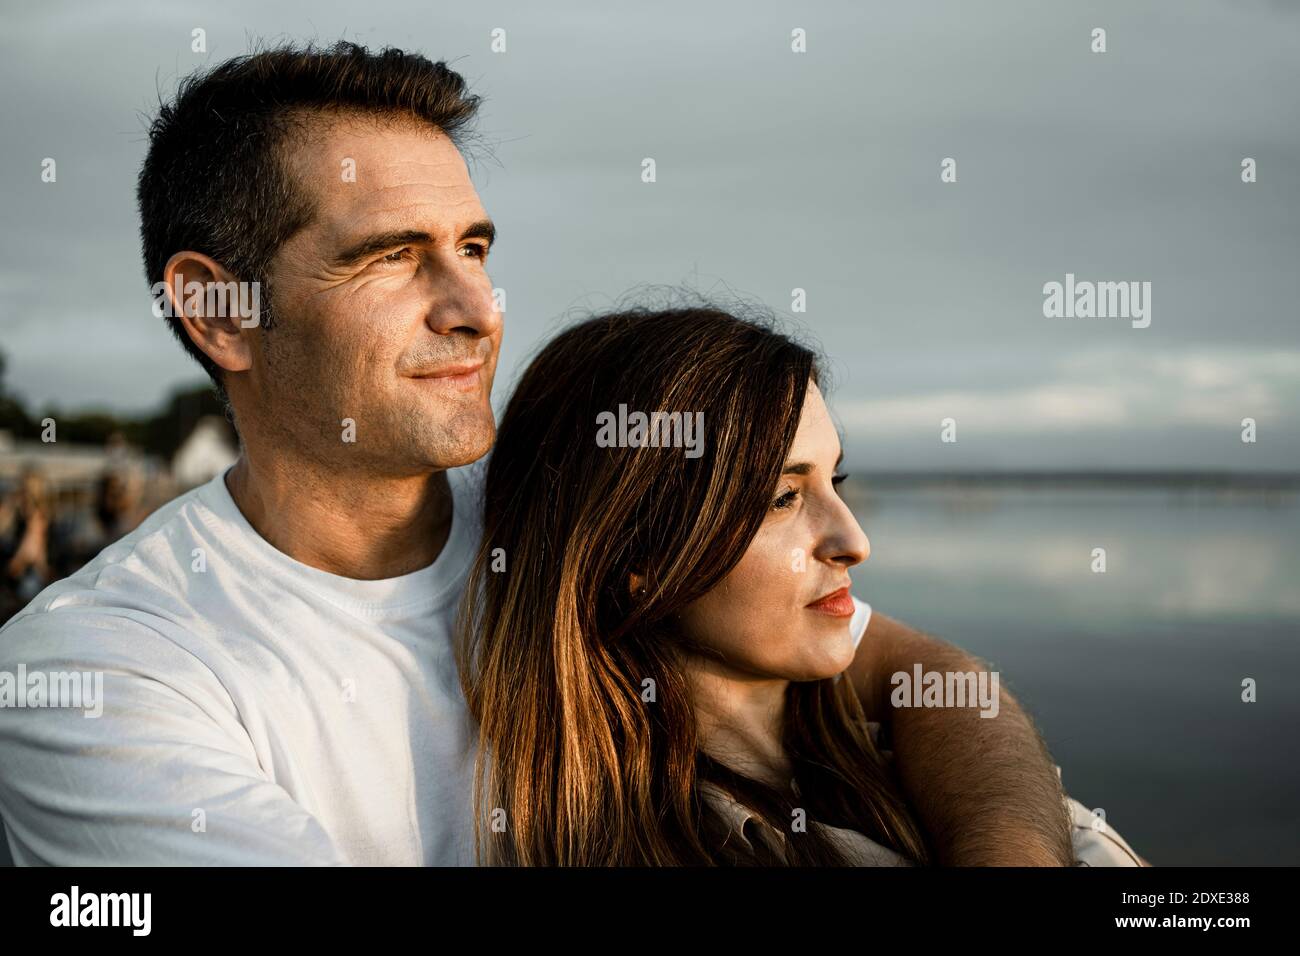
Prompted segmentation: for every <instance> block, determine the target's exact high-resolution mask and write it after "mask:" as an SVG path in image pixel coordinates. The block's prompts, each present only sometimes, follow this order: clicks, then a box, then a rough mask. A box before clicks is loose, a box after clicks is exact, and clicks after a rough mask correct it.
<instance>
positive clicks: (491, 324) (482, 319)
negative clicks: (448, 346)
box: [425, 255, 502, 338]
mask: <svg viewBox="0 0 1300 956" xmlns="http://www.w3.org/2000/svg"><path fill="white" fill-rule="evenodd" d="M430 271H431V272H432V273H433V274H432V275H431V276H430V280H429V283H430V289H429V303H428V308H427V313H426V319H425V321H426V322H427V324H428V326H429V328H430V329H431V330H433V331H434V332H437V333H438V334H440V335H450V334H452V333H455V332H459V333H461V334H465V333H469V334H472V335H473V336H474V337H476V338H490V337H491V336H493V335H495V334H496V333H497V332H499V331H500V330H501V323H502V315H501V312H500V311H498V309H497V306H496V298H495V296H494V295H493V292H492V282H491V280H490V279H489V278H488V277H487V273H485V272H483V271H482V270H481V269H480V271H478V272H477V273H474V272H472V271H470V269H469V268H467V267H466V265H465V259H464V257H462V256H459V255H456V256H454V257H453V261H451V262H447V263H445V264H441V268H439V269H437V270H430Z"/></svg>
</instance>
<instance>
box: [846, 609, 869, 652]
mask: <svg viewBox="0 0 1300 956" xmlns="http://www.w3.org/2000/svg"><path fill="white" fill-rule="evenodd" d="M870 621H871V605H870V604H868V603H867V602H866V601H860V600H858V598H857V597H854V598H853V617H851V618H850V619H849V633H851V634H852V635H853V646H854V647H855V648H856V647H857V646H858V645H859V644H861V643H862V635H863V634H865V633H867V624H869V623H870Z"/></svg>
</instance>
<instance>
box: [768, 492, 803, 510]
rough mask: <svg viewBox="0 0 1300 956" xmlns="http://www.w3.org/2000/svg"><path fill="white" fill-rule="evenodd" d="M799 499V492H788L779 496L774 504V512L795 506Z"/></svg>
mask: <svg viewBox="0 0 1300 956" xmlns="http://www.w3.org/2000/svg"><path fill="white" fill-rule="evenodd" d="M798 497H799V492H797V491H787V492H786V493H785V494H783V495H780V496H778V497H777V499H776V500H775V501H773V502H772V510H774V511H776V510H779V509H781V508H789V507H790V506H791V505H792V504H794V502H795V499H796V498H798Z"/></svg>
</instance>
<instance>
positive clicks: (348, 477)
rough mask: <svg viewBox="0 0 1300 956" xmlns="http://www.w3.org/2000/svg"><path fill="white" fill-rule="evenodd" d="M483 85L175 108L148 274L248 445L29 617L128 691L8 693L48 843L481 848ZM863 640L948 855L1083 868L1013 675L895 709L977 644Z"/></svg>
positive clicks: (36, 639) (22, 638)
mask: <svg viewBox="0 0 1300 956" xmlns="http://www.w3.org/2000/svg"><path fill="white" fill-rule="evenodd" d="M476 106H477V98H476V97H473V96H471V95H469V94H468V93H467V92H466V90H465V86H464V82H463V80H462V79H461V77H460V76H458V75H457V74H455V73H453V72H451V71H450V70H448V69H447V68H446V66H445V65H444V64H442V63H438V64H434V63H431V62H429V61H428V60H426V59H424V58H423V57H419V56H413V55H408V54H404V53H401V52H399V51H394V50H388V51H384V52H382V53H379V54H370V53H368V52H367V51H365V50H364V49H362V48H360V47H357V46H354V45H350V44H340V45H338V46H335V47H333V48H331V49H329V50H325V51H319V50H313V49H311V48H308V49H305V50H297V49H292V48H282V49H277V50H271V51H266V52H262V53H258V54H256V55H254V56H251V57H244V58H238V59H235V60H231V61H229V62H226V63H224V64H221V65H219V66H217V67H216V68H215V69H213V70H212V71H210V72H208V73H206V74H202V75H198V76H195V77H192V78H190V79H189V80H187V81H186V82H184V83H183V84H182V86H181V89H180V91H179V94H178V96H177V99H176V101H175V102H174V103H172V104H170V105H165V106H163V107H162V109H161V111H160V113H159V115H158V117H157V119H156V120H155V122H154V124H153V126H152V129H151V132H150V148H149V152H148V156H147V158H146V160H145V163H144V168H143V170H142V172H141V175H140V182H139V202H140V214H141V230H142V234H143V245H144V258H145V267H146V270H147V273H148V278H149V280H150V282H151V283H153V284H154V288H155V290H156V292H158V294H159V303H158V305H159V311H160V312H161V313H163V314H165V315H167V316H168V321H169V322H170V324H171V327H172V329H173V331H174V332H175V334H176V335H177V337H178V338H179V340H180V341H181V343H182V344H183V345H184V346H185V348H186V349H187V350H188V351H189V352H190V353H191V355H193V356H194V357H195V358H196V359H197V360H198V361H199V362H200V363H201V364H202V365H203V367H204V368H205V369H206V370H207V371H208V372H209V373H210V374H211V376H212V377H213V380H214V382H215V383H216V384H217V387H218V388H219V389H220V390H222V392H223V394H225V395H226V396H228V400H229V403H230V406H231V408H232V410H233V416H234V420H235V423H236V426H237V428H238V431H239V433H240V437H241V441H242V451H241V455H240V458H239V461H238V463H237V464H236V465H235V466H234V467H233V468H232V469H231V470H230V472H229V473H228V474H227V475H225V476H221V477H218V478H216V479H214V480H213V481H212V482H210V483H208V484H207V485H204V486H202V487H201V488H198V489H196V490H195V491H193V492H190V493H188V494H186V495H183V496H182V497H180V498H178V499H177V500H175V501H173V502H172V503H170V504H169V505H166V506H164V507H163V508H162V509H160V510H159V511H158V512H156V513H155V514H154V515H152V516H151V517H150V518H149V519H148V520H147V521H145V522H144V524H143V525H142V526H141V527H139V528H138V529H136V530H135V531H134V532H132V533H131V534H129V535H128V536H126V537H125V538H123V539H122V540H121V541H119V542H117V543H115V544H113V545H112V546H110V547H109V548H107V549H106V550H105V551H104V552H102V553H101V554H100V555H99V557H97V558H96V559H95V560H94V561H92V562H91V563H90V564H89V565H88V566H87V567H86V568H84V569H83V570H82V571H80V572H78V573H77V574H75V575H73V576H72V577H71V578H69V579H67V580H64V581H61V582H58V583H57V584H55V585H53V586H51V587H50V588H47V589H46V590H45V591H44V592H42V593H41V594H40V595H39V596H38V597H37V598H36V600H34V601H33V602H32V604H30V605H29V606H28V607H27V608H26V609H25V610H24V611H23V612H21V613H20V614H19V615H18V616H17V617H16V618H15V619H14V620H13V621H12V622H11V623H10V624H9V625H8V626H7V627H5V628H4V630H3V631H2V632H0V671H8V672H11V673H16V672H17V671H18V670H19V668H20V667H21V668H22V669H23V670H24V671H25V672H26V675H27V678H26V680H27V683H28V684H31V682H32V681H33V680H34V679H35V678H33V676H32V675H39V676H40V677H41V678H42V679H43V680H44V681H45V683H46V686H48V687H50V688H53V687H55V686H56V685H58V684H59V682H60V681H64V682H65V683H66V682H67V677H68V675H69V674H71V675H84V676H85V678H86V679H85V680H84V681H83V682H82V683H81V684H77V683H76V682H75V680H74V681H72V682H71V686H73V687H77V686H82V687H86V688H90V687H92V686H94V681H98V680H99V679H100V675H102V691H101V692H100V693H99V695H98V696H99V698H100V704H101V705H102V708H101V710H102V712H101V713H100V714H99V715H98V716H91V713H92V711H91V710H89V709H87V708H84V707H83V709H81V710H76V709H73V708H71V707H68V706H66V704H67V703H68V701H67V700H62V701H53V702H55V703H63V704H64V705H65V706H60V707H49V706H41V705H40V704H36V705H32V704H31V701H28V706H26V707H21V708H20V707H14V706H7V707H0V816H2V817H3V819H4V821H5V824H6V829H7V835H8V839H9V843H10V846H11V848H12V852H13V855H14V859H15V861H16V862H17V863H20V864H40V863H46V864H127V863H133V864H468V863H472V862H473V855H472V845H473V843H472V841H473V826H472V820H471V818H470V809H469V798H470V783H469V773H470V767H471V761H472V755H471V754H470V753H468V749H469V748H468V747H467V743H468V741H469V740H470V735H471V729H472V728H471V727H470V725H469V722H468V721H467V719H466V714H465V709H464V704H463V701H462V700H461V698H460V694H459V690H458V684H457V675H456V672H455V666H454V661H453V654H452V647H451V637H452V624H453V617H454V613H455V608H456V604H457V599H458V597H459V595H460V591H461V587H462V584H463V580H464V575H465V572H466V570H467V566H468V564H469V559H470V555H471V552H472V549H473V548H474V546H475V544H476V540H475V539H476V536H477V532H476V527H475V509H474V470H473V469H470V468H467V467H466V466H469V465H471V464H472V463H473V462H475V461H476V460H478V459H480V458H482V457H483V456H484V455H485V454H486V453H487V452H488V450H489V449H490V447H491V444H492V441H493V438H494V423H493V417H492V410H491V406H490V404H489V394H490V391H491V385H492V379H493V375H494V373H495V370H496V362H497V354H498V348H499V345H500V341H501V333H502V321H501V316H500V314H499V313H497V312H496V311H494V308H493V299H492V288H491V283H490V281H489V279H488V274H487V271H486V259H487V257H488V253H489V249H490V247H491V244H492V241H493V238H494V229H493V226H492V223H491V221H490V219H489V218H488V215H487V213H486V212H485V211H484V209H483V207H482V205H481V203H480V202H479V198H478V195H477V193H476V192H475V190H474V187H473V185H472V184H471V182H470V179H469V176H468V172H467V169H466V166H465V163H464V160H463V159H462V156H461V153H460V151H459V148H458V142H459V141H460V138H461V136H462V135H463V133H464V131H465V130H466V128H467V125H468V123H469V121H470V120H471V118H472V117H473V114H474V112H475V108H476ZM240 283H245V284H247V285H239V284H240ZM192 290H194V291H197V293H198V294H190V292H191V291H192ZM214 292H220V293H221V295H213V294H212V293H214ZM249 293H253V294H249ZM249 301H253V302H258V303H259V304H260V305H261V311H260V314H258V315H253V314H251V313H250V312H249V311H248V310H241V309H239V308H231V307H230V306H231V303H247V302H249ZM862 648H863V650H862V651H861V652H860V657H859V659H858V660H857V661H855V665H854V668H853V669H852V671H851V674H852V675H853V679H854V680H855V681H856V682H857V683H858V686H859V688H860V690H861V691H862V693H863V694H864V696H865V698H866V699H867V700H868V702H869V704H870V703H871V702H875V704H874V706H873V713H875V714H877V715H878V716H880V717H881V718H882V719H884V720H886V721H887V722H888V725H889V729H890V731H891V732H892V738H893V745H894V747H895V750H896V760H897V763H898V766H899V768H900V773H901V776H902V780H903V783H904V786H905V788H906V790H907V792H908V795H909V798H910V799H911V800H912V801H913V803H914V805H915V807H916V809H917V812H918V814H919V816H920V818H921V820H922V822H923V824H924V825H925V826H926V827H927V829H928V831H929V832H930V834H931V835H932V837H933V839H934V841H935V845H936V848H937V851H938V854H939V857H940V859H941V860H943V861H945V862H949V863H965V864H972V863H973V864H1005V863H1023V864H1043V865H1057V864H1068V863H1070V862H1071V847H1070V837H1069V833H1068V826H1069V823H1068V820H1067V818H1066V816H1065V813H1064V811H1063V803H1062V794H1061V791H1060V786H1059V783H1058V781H1057V777H1056V773H1055V771H1054V769H1053V767H1052V764H1051V762H1050V760H1049V759H1048V757H1047V755H1046V752H1045V750H1044V748H1043V745H1042V743H1041V741H1040V739H1039V737H1038V735H1037V734H1036V733H1035V731H1034V729H1033V727H1032V724H1031V723H1030V721H1029V720H1028V719H1027V718H1026V717H1025V716H1024V714H1023V712H1022V711H1021V710H1020V708H1019V707H1018V706H1016V704H1015V702H1014V701H1013V700H1011V699H1010V698H1009V697H1007V696H1005V695H1004V697H1003V700H1002V703H1001V708H1000V719H997V720H981V719H979V714H978V712H977V711H976V710H974V709H971V710H965V711H963V710H960V709H935V710H930V709H913V710H907V711H899V712H897V713H894V714H889V713H883V714H882V713H881V710H882V706H881V705H880V703H879V702H881V701H883V700H885V699H887V693H888V689H887V685H886V683H885V682H886V681H887V679H888V675H889V674H890V673H893V672H895V671H899V670H904V671H909V672H910V671H911V669H912V666H913V664H914V663H915V662H920V663H922V664H923V665H924V666H925V667H926V668H927V669H938V670H962V671H966V670H973V669H977V668H979V666H980V665H979V664H978V662H976V661H974V660H973V659H971V658H970V657H969V656H968V655H966V654H964V653H962V652H961V651H959V650H957V649H956V648H953V647H951V646H950V645H947V644H944V643H942V642H939V641H936V640H934V639H932V638H928V637H925V636H924V635H921V634H919V633H917V632H915V631H913V630H911V629H909V628H907V627H905V626H903V625H902V624H900V623H898V622H896V621H892V620H890V619H889V618H887V617H886V616H885V615H883V614H879V613H877V614H874V615H873V616H872V618H871V624H870V628H869V630H868V633H867V636H866V639H865V640H864V641H863V642H862ZM91 677H93V678H94V681H92V680H91V679H90V678H91ZM38 683H39V681H38ZM38 696H39V695H38ZM45 702H46V703H50V702H51V701H50V700H49V699H48V697H47V698H46V700H45ZM82 703H85V702H84V701H83V702H82Z"/></svg>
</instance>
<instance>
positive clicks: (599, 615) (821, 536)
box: [459, 308, 931, 865]
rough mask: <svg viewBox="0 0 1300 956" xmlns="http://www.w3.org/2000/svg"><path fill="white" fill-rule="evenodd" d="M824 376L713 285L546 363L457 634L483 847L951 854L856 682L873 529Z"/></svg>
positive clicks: (508, 441) (610, 857) (592, 854)
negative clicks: (852, 670)
mask: <svg viewBox="0 0 1300 956" xmlns="http://www.w3.org/2000/svg"><path fill="white" fill-rule="evenodd" d="M821 379H822V373H821V371H820V369H819V367H818V363H817V361H816V359H815V357H814V355H813V353H812V352H811V351H810V350H809V349H807V348H805V347H803V346H801V345H799V344H798V343H796V342H794V341H792V340H791V339H790V338H788V337H786V336H784V335H782V334H779V333H777V332H776V331H774V330H773V329H772V328H771V327H770V325H769V324H768V323H765V322H755V321H747V320H742V319H740V318H737V317H735V316H733V315H731V314H728V313H727V312H724V311H721V310H718V309H713V308H685V309H675V310H666V311H658V312H650V311H638V310H633V311H626V312H619V313H616V314H611V315H606V316H602V317H599V318H596V319H592V320H590V321H587V322H584V323H582V324H580V325H577V326H575V327H573V328H570V329H568V330H567V331H565V332H563V333H561V334H560V335H559V336H558V337H557V338H556V339H554V340H553V341H552V342H551V343H550V344H548V345H547V346H546V347H545V348H544V349H543V350H542V351H541V353H540V354H539V355H538V356H537V358H536V359H535V360H534V361H533V362H532V364H531V365H530V366H529V368H528V369H527V371H526V372H525V373H524V375H523V377H522V379H521V381H520V382H519V385H518V387H517V389H516V391H515V393H514V395H513V397H512V398H511V400H510V403H509V406H508V407H507V409H506V412H505V414H504V416H503V417H502V420H501V423H500V429H499V433H498V437H497V443H496V447H495V450H494V452H493V455H492V458H491V460H490V463H489V465H488V472H487V478H486V484H485V491H484V495H485V500H484V515H485V526H484V534H483V543H482V546H481V550H480V552H479V554H478V557H477V560H476V563H475V567H474V569H473V571H472V572H471V579H470V584H469V587H468V591H467V595H466V601H465V605H464V613H463V617H462V627H461V635H462V636H461V645H460V648H459V654H460V671H461V674H462V683H463V687H464V691H465V695H466V699H467V701H468V703H469V708H470V712H471V714H472V715H473V716H474V718H475V719H476V720H477V721H478V724H479V727H480V730H481V747H480V750H479V753H480V761H479V765H478V774H477V778H478V791H479V792H478V794H477V801H478V802H477V806H476V810H477V812H476V814H475V816H476V819H477V820H479V821H483V822H485V823H486V826H484V827H483V828H482V829H481V831H480V832H479V834H478V838H479V850H480V858H481V859H482V860H483V861H484V862H488V863H497V864H519V865H557V864H560V865H640V864H649V865H673V864H741V865H743V864H751V865H769V864H790V865H808V864H821V865H836V864H867V865H871V864H876V865H890V864H926V863H928V862H930V860H931V850H930V848H929V847H928V846H927V843H926V839H925V836H924V834H923V833H922V832H921V829H920V827H919V826H918V823H917V820H916V818H915V817H914V816H913V814H912V812H911V811H910V810H909V808H908V806H907V803H906V801H905V800H904V798H903V796H902V794H901V792H900V789H899V787H898V784H897V781H896V780H895V777H894V775H893V773H892V772H891V769H890V766H889V763H888V760H887V759H886V757H885V755H884V754H882V752H881V751H880V750H879V749H878V747H877V745H876V742H875V740H874V739H873V732H874V730H875V729H876V728H875V725H873V724H870V723H869V722H868V721H867V720H866V718H865V716H864V712H863V709H862V706H861V704H860V703H859V701H858V699H857V696H856V694H855V692H854V689H853V687H852V682H851V681H848V680H838V679H837V678H838V675H840V674H842V673H843V672H844V671H845V669H846V668H847V667H848V666H849V664H850V663H851V662H852V660H853V657H854V652H855V648H856V646H857V642H858V640H859V639H860V638H861V636H862V633H863V631H864V630H865V628H866V623H867V617H868V616H869V614H870V608H869V607H868V606H867V605H865V604H863V603H862V602H859V601H856V600H855V599H853V598H852V597H851V596H850V594H849V584H850V581H849V574H848V569H849V568H850V567H852V566H853V565H855V564H858V563H859V562H861V561H863V560H865V559H866V558H867V555H868V553H869V545H868V542H867V539H866V536H865V535H864V534H863V532H862V529H861V528H860V527H859V526H858V524H857V522H856V521H855V519H854V517H853V515H852V513H851V512H850V510H849V508H848V507H847V506H846V505H845V503H844V502H843V501H842V500H841V498H840V497H839V494H838V492H837V490H836V486H837V485H838V484H839V482H840V481H841V480H842V479H843V477H844V476H843V475H842V474H840V473H839V470H838V469H839V463H840V458H841V448H840V442H839V437H838V435H837V433H836V429H835V427H834V425H833V424H832V422H831V420H830V417H829V414H828V412H827V409H826V405H825V402H824V400H823V398H822V395H821V391H820V387H819V382H820V381H821ZM638 412H641V413H646V414H647V418H649V413H653V412H667V413H670V414H671V413H677V418H676V419H669V420H667V422H665V421H664V420H660V421H659V422H658V427H654V426H651V427H650V428H645V427H641V426H642V425H643V424H644V420H642V421H640V422H639V421H638V418H637V413H638ZM701 415H702V418H701ZM615 419H617V421H618V423H619V424H618V427H617V428H612V427H611V422H612V421H614V420H615ZM650 421H654V419H652V418H651V419H650ZM691 424H696V425H702V429H698V430H697V433H695V434H692V433H691V432H690V430H689V425H691ZM700 430H702V436H701V435H700V434H698V431H700ZM615 437H616V439H617V440H611V439H614V438H615ZM700 437H702V439H703V440H702V442H700V441H699V440H698V439H699V438H700Z"/></svg>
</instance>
